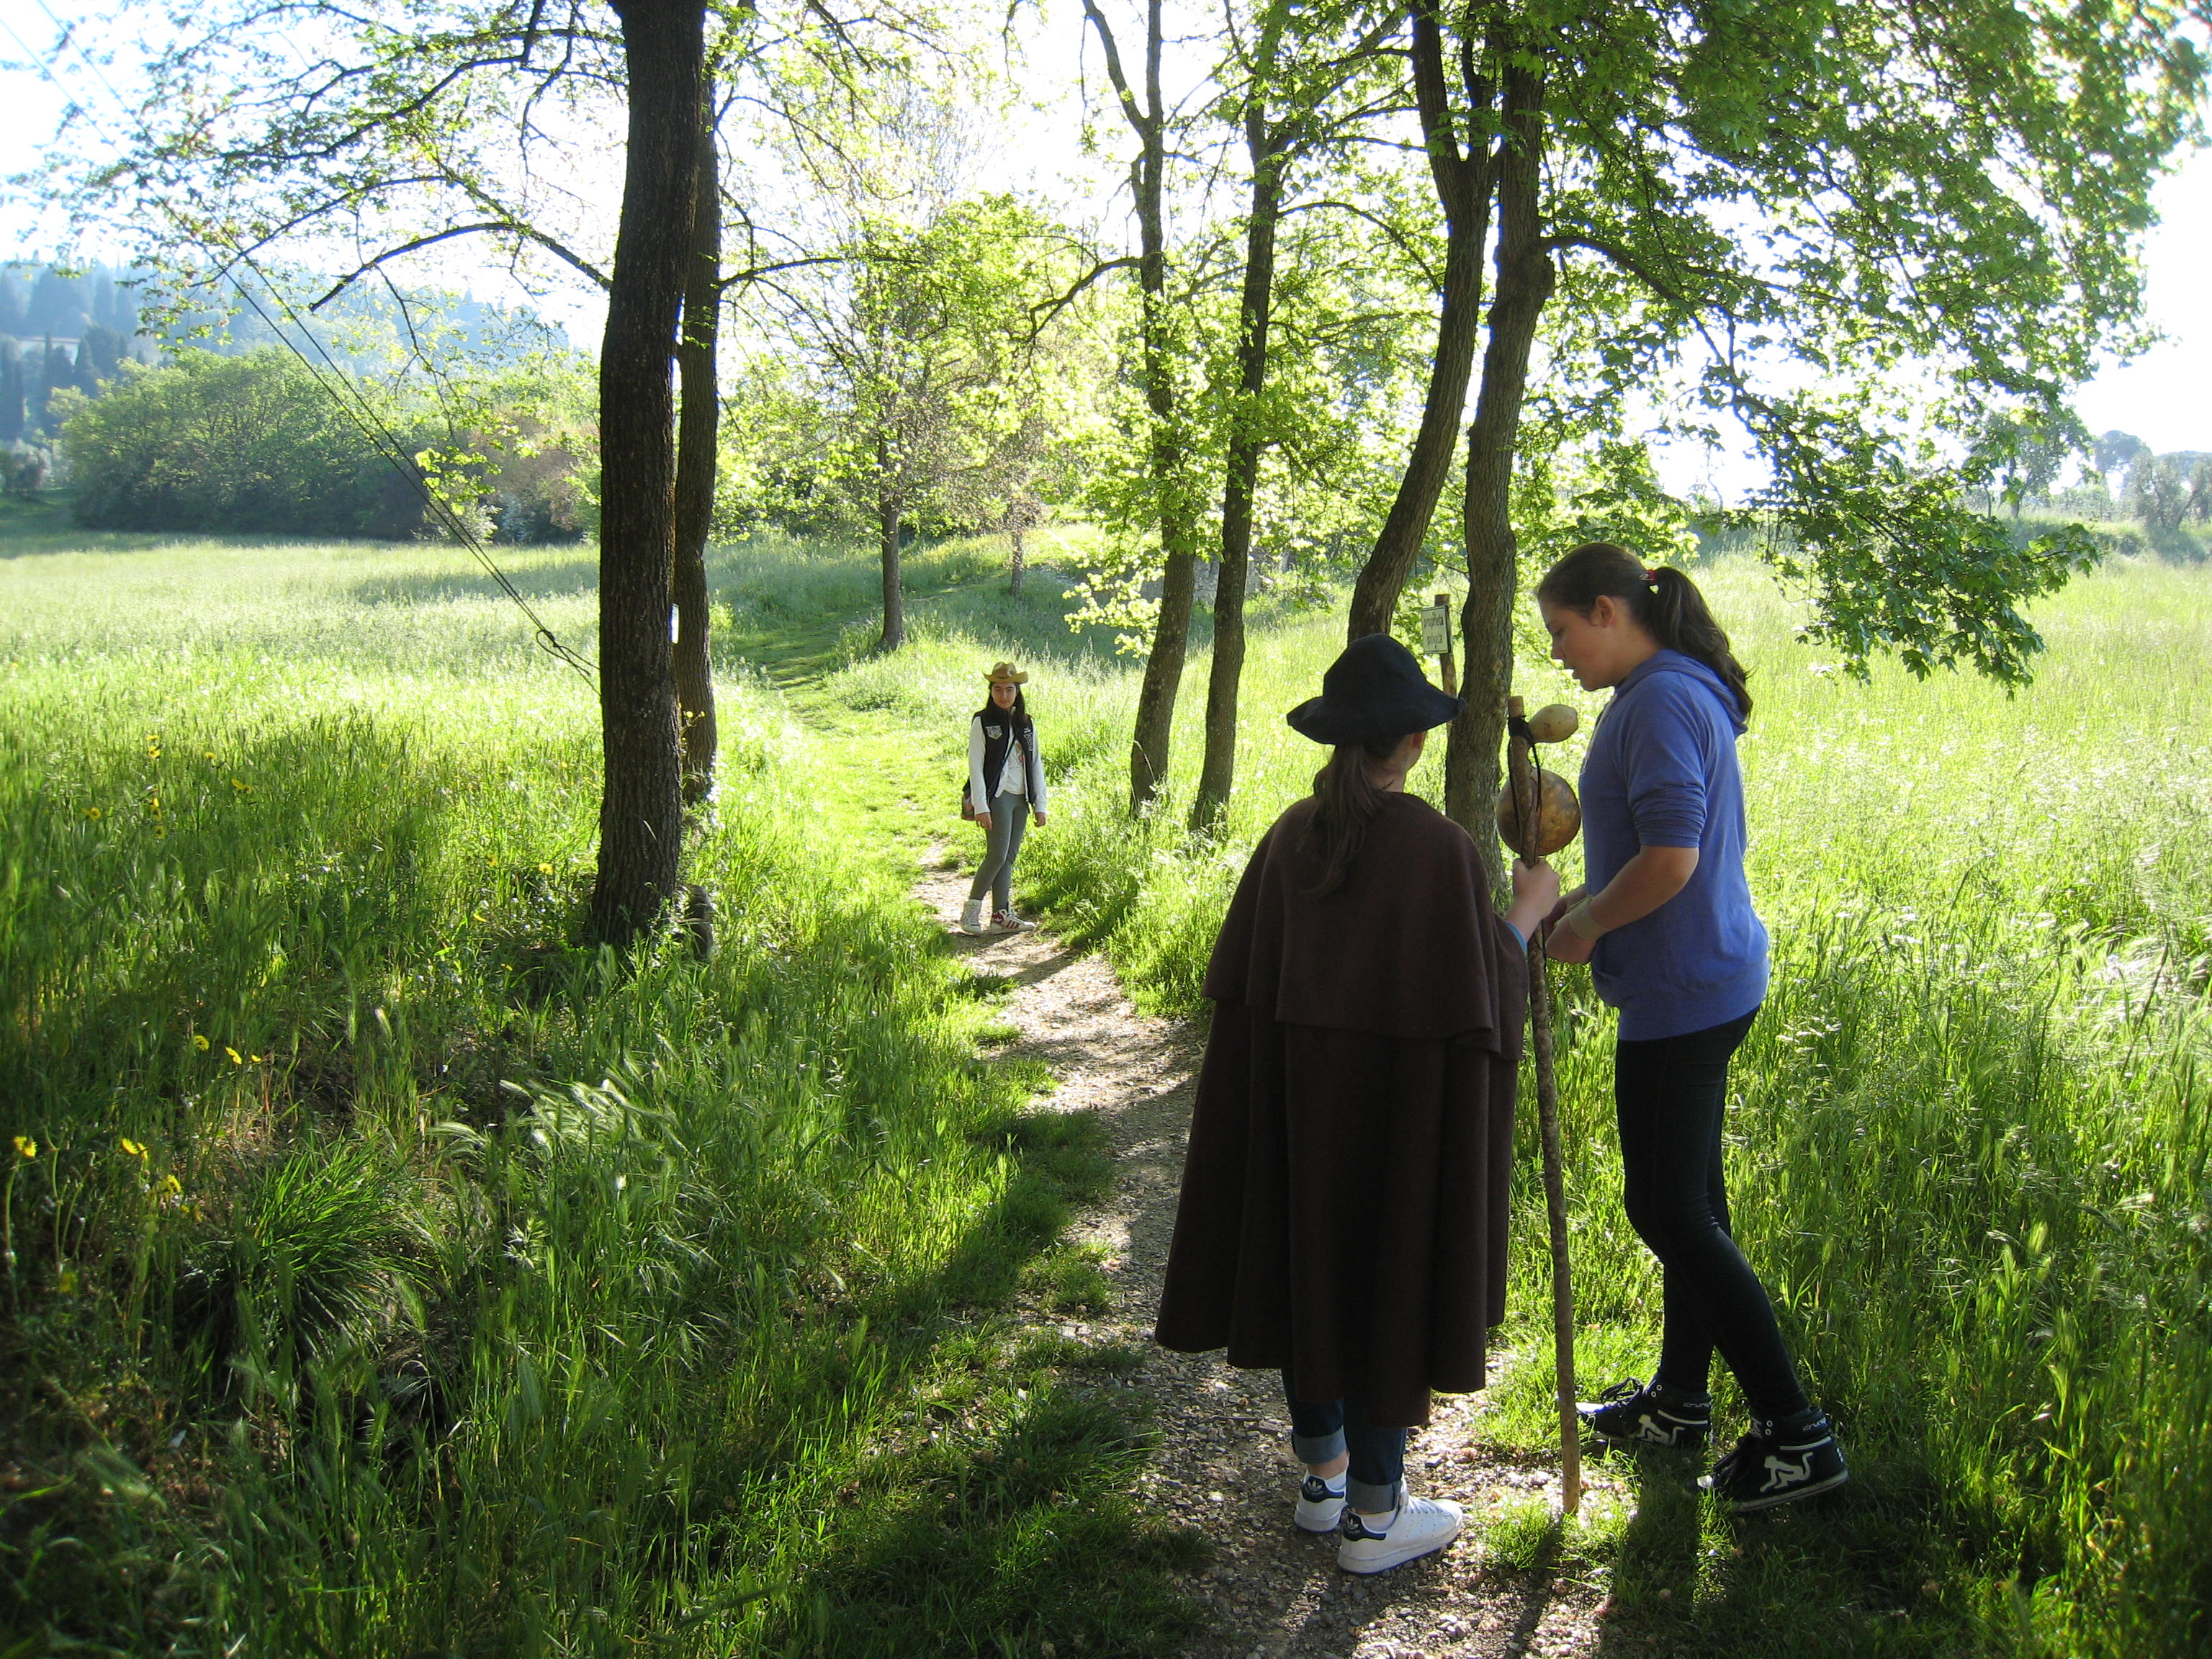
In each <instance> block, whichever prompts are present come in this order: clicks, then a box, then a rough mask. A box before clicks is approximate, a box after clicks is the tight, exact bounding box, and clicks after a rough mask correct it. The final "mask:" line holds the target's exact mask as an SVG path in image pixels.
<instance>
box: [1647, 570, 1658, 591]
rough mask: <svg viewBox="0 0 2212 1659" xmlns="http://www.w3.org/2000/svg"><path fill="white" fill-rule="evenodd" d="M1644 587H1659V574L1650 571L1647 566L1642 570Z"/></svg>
mask: <svg viewBox="0 0 2212 1659" xmlns="http://www.w3.org/2000/svg"><path fill="white" fill-rule="evenodd" d="M1644 586H1646V587H1656V586H1659V573H1658V572H1657V571H1656V570H1654V569H1652V568H1651V567H1650V566H1649V565H1646V566H1645V567H1644Z"/></svg>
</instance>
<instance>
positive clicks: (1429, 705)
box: [1283, 634, 1467, 743]
mask: <svg viewBox="0 0 2212 1659" xmlns="http://www.w3.org/2000/svg"><path fill="white" fill-rule="evenodd" d="M1466 707H1467V699H1466V698H1465V697H1455V696H1449V694H1448V693H1445V692H1443V691H1439V690H1437V688H1436V687H1435V686H1433V685H1431V684H1429V682H1428V678H1427V677H1426V676H1425V675H1424V674H1423V673H1422V672H1421V665H1420V664H1419V662H1417V661H1415V660H1414V658H1413V653H1412V652H1410V651H1408V650H1407V649H1406V647H1404V646H1402V645H1401V644H1399V643H1398V641H1395V640H1394V639H1392V638H1391V637H1390V636H1389V635H1388V634H1369V635H1365V636H1364V637H1363V638H1360V639H1356V640H1354V641H1352V643H1351V644H1350V645H1347V646H1346V647H1344V654H1343V655H1341V656H1340V657H1339V658H1338V659H1336V660H1335V661H1334V662H1333V663H1331V664H1329V665H1328V672H1327V673H1326V674H1323V675H1322V677H1321V696H1317V697H1309V698H1308V699H1306V701H1305V702H1302V703H1300V704H1299V705H1298V706H1297V708H1293V709H1292V710H1291V712H1290V713H1289V714H1285V716H1284V717H1283V718H1284V719H1285V720H1288V721H1290V723H1291V730H1292V731H1294V732H1297V733H1298V735H1299V736H1301V737H1307V738H1312V739H1313V740H1314V741H1315V742H1316V743H1373V742H1375V741H1376V740H1378V739H1380V738H1402V737H1404V736H1405V735H1406V734H1407V732H1425V731H1427V730H1428V729H1429V728H1430V727H1431V726H1442V725H1443V723H1444V722H1445V721H1446V720H1455V719H1457V718H1458V715H1459V711H1460V710H1461V709H1462V708H1466Z"/></svg>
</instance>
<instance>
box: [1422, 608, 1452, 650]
mask: <svg viewBox="0 0 2212 1659" xmlns="http://www.w3.org/2000/svg"><path fill="white" fill-rule="evenodd" d="M1450 649H1451V606H1450V604H1449V598H1448V596H1447V595H1445V594H1443V593H1439V594H1437V602H1436V603H1435V604H1434V605H1424V606H1423V607H1422V608H1421V654H1422V655H1423V656H1425V657H1441V656H1443V654H1444V653H1446V652H1448V651H1449V650H1450Z"/></svg>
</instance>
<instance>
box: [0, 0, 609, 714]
mask: <svg viewBox="0 0 2212 1659" xmlns="http://www.w3.org/2000/svg"><path fill="white" fill-rule="evenodd" d="M38 6H39V9H40V11H43V12H45V13H46V16H47V18H48V20H49V21H52V24H53V25H54V27H55V28H56V29H58V30H59V31H60V38H61V39H62V40H64V41H66V42H67V43H68V44H69V46H70V48H71V50H73V51H74V52H76V55H77V57H78V58H79V59H80V60H81V61H82V63H83V64H84V66H85V67H86V68H87V69H88V70H91V71H92V75H93V78H94V79H95V80H96V81H98V82H100V85H101V86H102V87H103V88H106V92H107V95H108V96H109V97H110V98H112V99H113V100H115V105H116V107H117V108H118V110H121V111H122V112H124V114H125V118H127V119H130V120H131V121H132V122H133V124H134V125H136V124H137V123H136V118H135V116H133V115H132V114H131V106H130V105H129V104H128V103H127V102H125V100H124V97H123V94H121V93H119V92H118V91H117V90H116V89H115V87H114V85H113V83H112V82H110V81H109V80H108V78H107V76H106V75H105V74H103V73H102V72H101V70H100V65H99V64H96V63H94V61H93V60H92V58H90V56H89V55H88V54H87V53H86V52H85V50H84V48H83V47H82V46H79V45H78V44H77V41H76V35H75V33H73V32H72V31H71V29H70V27H69V25H67V24H66V23H64V22H63V21H62V20H61V19H60V18H59V17H58V16H56V15H54V11H53V9H52V7H51V6H49V5H48V4H47V3H46V0H38ZM0 29H5V30H6V31H7V33H8V35H9V38H10V39H11V40H14V41H15V44H16V45H17V46H20V47H21V48H22V49H23V51H24V52H26V53H27V54H28V55H29V56H30V58H31V60H32V62H33V63H34V64H36V65H37V66H38V70H39V73H40V75H41V76H44V77H45V79H46V81H47V82H48V83H49V84H51V85H52V87H53V88H55V89H56V90H57V91H58V92H60V93H61V94H63V96H64V97H65V98H68V99H69V100H70V105H71V106H72V107H74V108H75V109H76V111H77V112H79V113H81V114H82V115H83V116H84V117H85V118H86V119H87V120H88V121H89V122H90V123H91V124H92V125H93V126H94V128H95V129H98V128H99V127H100V121H99V118H98V117H97V116H96V115H94V112H93V111H92V110H91V109H90V108H88V106H86V105H85V103H84V102H83V100H81V99H79V98H77V97H76V95H75V94H72V93H70V90H69V88H67V87H66V86H65V85H64V83H63V82H62V78H61V76H59V75H58V74H57V73H55V71H54V69H53V66H52V64H49V63H48V62H47V61H46V55H45V54H44V53H42V52H40V51H39V50H38V49H37V48H35V47H34V46H32V45H31V44H30V42H28V41H27V40H24V39H23V37H22V36H21V34H19V33H16V32H15V26H14V25H13V24H11V23H9V21H7V19H6V18H5V17H0ZM103 136H104V135H103ZM156 205H157V206H158V208H159V209H160V210H161V212H162V213H163V214H164V215H165V216H167V218H168V219H169V220H170V222H171V223H172V224H173V226H174V227H175V228H176V229H177V230H178V231H179V234H184V235H185V236H186V237H187V238H189V237H190V236H191V234H192V228H191V227H189V226H187V225H185V223H184V222H183V219H182V216H180V215H179V214H178V213H177V211H176V210H174V209H173V208H172V207H171V206H170V205H169V204H167V202H166V201H160V200H158V198H157V202H156ZM200 234H208V235H210V236H211V237H212V238H213V240H216V243H217V244H218V245H219V247H220V248H221V251H222V252H225V253H227V254H228V256H229V258H230V259H231V260H232V261H233V262H234V264H232V265H230V266H229V267H228V268H226V269H225V270H223V272H222V274H223V276H225V277H226V278H228V281H229V283H230V285H231V287H232V288H233V289H235V290H236V291H237V294H238V296H239V298H240V300H242V301H245V302H246V306H247V307H249V308H250V309H251V310H252V313H253V314H254V315H255V316H256V317H258V319H260V321H261V325H262V326H263V327H264V328H265V329H267V330H268V331H269V332H270V334H272V335H274V336H275V337H276V339H277V341H278V342H279V343H281V344H283V346H284V348H285V349H287V350H289V352H290V353H291V354H292V356H294V357H295V358H296V359H298V361H299V363H300V366H301V368H303V369H305V370H306V371H307V376H308V378H309V379H310V380H313V381H314V383H315V385H316V386H318V387H319V389H320V390H321V391H322V392H323V393H324V395H325V396H326V397H328V398H330V399H331V402H333V403H335V404H337V407H338V410H339V412H340V413H341V414H343V416H345V417H346V419H347V421H348V422H349V423H350V424H351V425H352V427H353V428H354V429H355V430H356V432H357V433H358V434H359V435H360V436H361V437H362V440H363V441H365V442H367V443H368V446H369V447H370V448H371V449H373V450H374V451H375V453H376V454H377V456H378V458H379V459H381V460H383V461H384V462H385V463H386V465H389V466H390V467H391V468H392V471H395V472H397V473H398V475H399V476H400V477H401V478H402V479H403V480H404V482H405V483H407V484H408V486H409V487H410V489H413V490H414V492H415V493H416V495H420V496H421V497H422V502H423V506H424V507H426V508H427V509H428V512H429V513H430V515H431V517H432V518H433V519H434V520H435V521H436V522H437V523H438V525H439V526H440V527H441V528H442V529H443V530H444V531H445V532H446V533H447V534H448V535H450V536H451V537H453V539H454V540H455V541H457V542H459V544H461V545H462V546H464V547H465V548H466V549H468V550H469V552H470V554H471V556H473V557H474V558H475V559H476V562H477V563H478V564H479V565H481V566H482V567H483V569H484V571H485V573H486V574H488V575H489V576H490V577H491V579H492V580H493V581H494V582H495V584H496V585H497V586H498V587H499V589H500V591H501V592H503V593H504V594H505V595H506V596H507V599H509V600H511V601H512V602H513V605H514V606H515V607H516V609H518V610H519V611H521V612H522V614H523V615H524V616H525V617H527V618H528V619H529V622H530V624H531V628H532V635H533V638H534V639H535V641H536V642H537V644H538V646H539V647H542V648H543V649H544V651H545V652H546V653H548V654H550V655H551V656H552V657H554V658H556V659H558V660H559V661H561V662H563V663H565V664H567V665H568V666H569V667H570V668H571V669H573V670H574V671H575V672H576V673H577V674H578V675H579V676H580V677H581V678H582V679H583V680H584V682H585V683H586V684H589V685H596V684H598V671H597V668H596V666H595V665H593V664H592V662H591V661H590V660H589V659H586V658H585V657H583V656H581V655H580V654H579V653H577V652H576V651H575V650H574V648H573V647H570V646H569V645H568V644H567V643H566V642H565V641H562V639H561V637H560V636H559V635H556V633H554V631H553V629H551V628H550V626H549V625H548V624H547V623H546V622H545V619H544V617H541V616H539V615H538V611H536V609H535V608H534V607H533V606H532V605H531V603H530V601H529V600H528V599H526V598H525V597H524V596H523V593H522V590H521V589H520V588H519V587H517V586H515V585H514V582H513V579H512V578H510V577H509V576H508V575H507V573H506V572H505V571H504V570H502V569H501V568H499V565H498V563H497V562H496V561H495V560H494V559H493V558H492V556H491V555H490V554H489V552H487V551H486V550H485V549H484V546H483V542H482V541H481V540H480V539H479V538H477V534H476V532H475V531H474V530H473V529H471V527H470V526H469V524H468V522H467V520H465V519H464V518H462V516H461V515H460V514H459V513H458V512H456V511H455V510H454V509H453V506H452V505H451V503H449V502H447V501H445V500H444V499H442V498H441V496H440V495H439V494H438V492H437V491H436V490H435V489H432V488H431V487H430V485H429V483H428V480H427V479H426V478H424V477H423V476H422V468H421V467H420V466H418V465H416V462H415V459H414V457H413V456H411V455H410V454H409V453H407V449H406V447H405V445H404V444H403V443H402V442H401V441H400V440H399V438H398V435H396V434H395V433H393V432H392V429H391V428H390V427H388V426H387V425H386V424H385V422H384V420H383V417H382V416H380V415H379V414H378V412H377V410H376V408H375V406H374V404H371V403H370V402H369V400H368V394H367V393H365V392H362V389H361V388H360V387H359V386H356V385H355V384H354V381H353V380H352V377H351V376H349V374H347V373H346V371H345V369H344V368H343V366H342V365H341V364H340V363H339V362H337V359H336V358H335V357H333V356H331V352H330V349H329V348H328V347H326V346H325V344H324V343H323V342H322V341H321V340H320V339H319V338H318V337H317V336H316V334H315V331H313V329H312V328H310V327H308V326H307V323H306V322H305V321H303V320H302V319H301V317H300V315H299V313H298V312H297V311H296V310H295V308H294V307H293V305H292V303H291V301H289V300H288V299H286V298H285V296H284V293H283V289H281V288H279V287H278V286H277V284H276V283H275V282H274V281H273V280H272V279H271V278H270V276H269V274H268V272H267V271H265V270H263V269H262V268H261V266H260V265H259V264H258V263H257V262H256V261H255V260H254V258H253V256H252V254H251V253H249V252H246V249H245V247H244V246H241V245H240V243H239V241H238V240H237V239H236V238H234V237H233V236H230V235H229V234H228V233H227V232H225V231H223V230H222V229H221V228H212V229H209V230H204V231H202V232H201V233H200ZM240 265H242V266H243V267H244V268H245V269H246V270H249V271H251V272H252V274H253V276H254V277H255V278H256V279H257V280H258V282H259V283H260V285H261V287H262V288H263V289H264V291H265V292H266V293H267V294H268V295H269V297H270V299H271V300H272V301H275V303H276V307H277V309H278V310H279V311H281V312H282V313H283V316H284V318H285V319H286V320H287V321H288V322H289V323H290V324H291V325H292V326H293V327H294V328H295V329H296V330H298V331H299V333H300V335H301V338H303V339H305V340H306V341H307V343H308V344H309V345H311V346H313V348H314V350H315V354H316V356H319V357H320V358H321V359H322V360H323V365H324V367H323V368H320V369H319V368H317V367H316V366H315V364H314V362H313V361H312V360H311V359H310V358H309V357H308V356H307V353H306V352H305V351H302V350H301V349H300V347H299V345H298V344H297V343H295V341H294V340H293V338H292V337H291V336H290V335H289V334H288V333H287V332H286V331H284V329H283V327H282V326H280V325H278V323H277V321H276V319H275V318H273V317H271V316H270V314H269V312H268V309H267V308H266V307H264V306H263V305H262V303H261V301H259V300H258V298H256V297H255V295H254V293H253V290H252V289H251V288H249V287H248V286H247V285H246V283H245V282H244V281H243V280H242V279H241V278H240V276H239V274H238V270H237V269H236V267H237V266H240ZM403 316H404V305H403ZM409 333H410V337H412V334H413V328H412V325H411V324H410V325H409ZM416 356H421V351H420V347H419V343H418V344H417V346H416ZM423 367H424V369H425V371H426V372H428V373H429V374H430V375H431V377H432V380H433V381H434V382H435V380H436V379H437V375H436V371H435V368H432V367H431V366H430V365H429V364H428V363H427V362H426V363H425V364H424V365H423ZM438 390H439V393H440V398H439V401H440V403H441V405H442V404H443V403H444V395H443V387H442V386H439V388H438ZM448 424H450V415H449V416H448Z"/></svg>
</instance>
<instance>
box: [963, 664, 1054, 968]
mask: <svg viewBox="0 0 2212 1659" xmlns="http://www.w3.org/2000/svg"><path fill="white" fill-rule="evenodd" d="M987 678H988V679H989V680H990V682H991V697H990V701H989V702H986V703H985V704H984V705H983V706H982V708H980V709H978V710H976V712H975V718H974V719H972V720H969V722H968V805H969V810H970V811H973V812H974V813H975V823H976V824H977V826H978V827H980V828H981V829H982V831H983V833H984V834H985V835H986V836H988V837H989V838H990V840H989V844H988V845H987V847H986V848H984V852H983V861H982V863H981V864H980V865H978V866H976V868H975V884H974V885H972V886H971V887H969V890H968V903H967V906H966V908H963V910H962V911H961V913H960V931H961V932H962V933H985V932H988V931H990V930H991V929H997V930H1000V931H1001V932H1004V931H1006V930H1012V931H1014V932H1018V933H1020V932H1026V931H1028V930H1029V929H1030V928H1032V927H1036V923H1035V922H1033V921H1026V920H1024V918H1023V917H1021V916H1019V915H1016V914H1015V913H1014V897H1013V888H1014V860H1015V859H1016V858H1018V857H1019V856H1020V854H1021V850H1022V832H1023V831H1024V829H1026V828H1027V827H1028V826H1027V821H1028V820H1029V819H1030V818H1031V817H1034V818H1035V819H1036V825H1037V828H1038V829H1043V828H1044V806H1045V787H1044V763H1043V762H1042V761H1041V760H1039V759H1038V758H1037V744H1036V726H1033V725H1032V724H1030V711H1029V706H1028V704H1027V702H1025V701H1024V698H1023V696H1022V687H1023V686H1024V685H1026V684H1029V678H1030V677H1029V676H1028V675H1027V674H1024V673H1023V672H1021V671H1019V670H1018V669H1017V668H1016V667H1015V666H1014V665H1013V664H1012V663H1010V662H996V663H993V664H992V665H991V671H990V673H989V675H988V676H987ZM987 897H994V898H995V899H996V901H997V903H996V907H995V908H994V909H993V910H992V912H991V920H990V927H989V928H986V927H985V926H984V922H983V903H984V901H985V899H986V898H987Z"/></svg>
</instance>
